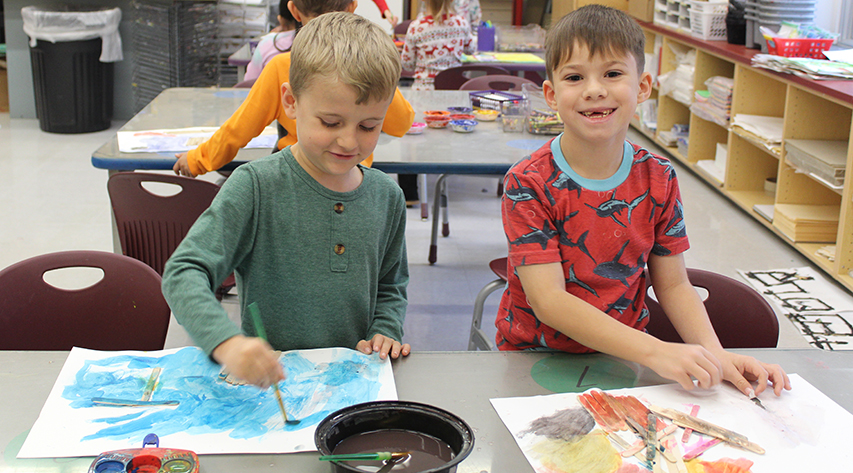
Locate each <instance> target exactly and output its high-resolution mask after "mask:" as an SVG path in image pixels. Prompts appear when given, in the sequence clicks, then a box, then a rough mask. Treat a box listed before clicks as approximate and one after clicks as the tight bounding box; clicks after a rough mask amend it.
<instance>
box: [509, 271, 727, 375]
mask: <svg viewBox="0 0 853 473" xmlns="http://www.w3.org/2000/svg"><path fill="white" fill-rule="evenodd" d="M516 271H517V272H518V277H519V280H520V281H521V284H522V287H523V288H524V293H525V295H526V296H527V299H528V301H529V302H530V306H531V307H532V308H533V311H534V313H535V314H536V317H537V318H538V319H539V320H540V321H541V322H542V323H544V324H546V325H548V326H550V327H552V328H554V329H555V330H558V331H560V332H561V333H563V334H565V335H566V336H568V337H570V338H571V339H573V340H575V341H577V342H578V343H581V344H582V345H584V346H587V347H589V348H592V349H593V350H596V351H600V352H602V353H607V354H610V355H613V356H616V357H619V358H622V359H624V360H628V361H633V362H635V363H639V364H642V365H644V366H648V367H649V368H651V369H652V370H654V371H655V372H656V373H658V374H659V375H661V376H663V377H664V378H667V379H671V380H674V381H676V382H678V383H679V384H681V386H682V387H684V388H685V389H692V388H693V381H692V380H691V377H693V378H695V379H697V380H698V381H699V386H701V387H705V388H708V387H711V386H713V385H715V384H718V383H719V382H720V379H721V369H720V366H719V362H718V361H717V359H716V358H715V357H714V356H713V355H712V354H711V353H710V352H709V351H708V350H706V349H705V348H703V347H701V346H698V345H685V344H681V343H667V342H663V341H660V340H658V339H656V338H654V337H652V336H651V335H649V334H647V333H645V332H642V331H639V330H636V329H634V328H632V327H629V326H627V325H624V324H622V323H621V322H619V321H617V320H615V319H613V318H612V317H610V316H609V315H607V314H605V313H604V312H602V311H600V310H598V309H597V308H595V307H593V306H592V305H590V304H588V303H587V302H585V301H583V300H581V299H579V298H578V297H576V296H574V295H572V294H570V293H568V292H567V291H566V285H565V284H566V283H565V276H564V274H563V269H562V266H561V265H560V263H547V264H537V265H527V266H517V267H516Z"/></svg>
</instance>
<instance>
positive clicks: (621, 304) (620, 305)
mask: <svg viewBox="0 0 853 473" xmlns="http://www.w3.org/2000/svg"><path fill="white" fill-rule="evenodd" d="M633 305H634V301H633V300H632V299H628V298H627V297H625V294H622V295H621V296H620V297H619V299H617V300H616V302H614V303H612V304H610V305H609V306H607V308H606V309H604V313H605V314H606V313H608V312H610V311H611V310H615V311H616V312H619V313H620V314H622V313H624V312H625V309H627V308H628V307H631V306H633Z"/></svg>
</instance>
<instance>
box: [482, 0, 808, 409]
mask: <svg viewBox="0 0 853 473" xmlns="http://www.w3.org/2000/svg"><path fill="white" fill-rule="evenodd" d="M644 42H645V38H644V35H643V31H642V29H641V28H640V27H639V25H638V24H637V23H636V22H635V21H634V20H633V19H631V18H630V17H628V16H627V15H626V14H625V13H624V12H621V11H619V10H615V9H612V8H608V7H604V6H601V5H588V6H585V7H582V8H580V9H578V10H575V11H574V12H572V13H570V14H568V15H566V16H565V17H563V18H562V19H560V20H559V21H558V22H557V23H556V24H555V25H554V26H553V27H552V28H551V29H550V30H549V31H548V34H547V38H546V42H545V48H546V51H545V55H546V63H547V73H548V80H546V81H545V82H544V84H543V92H544V95H545V99H546V101H547V102H548V105H549V106H550V107H551V108H552V109H554V110H556V111H558V112H559V113H560V116H561V117H562V118H563V121H564V131H563V133H562V134H561V135H559V136H558V137H557V138H555V139H554V140H552V141H551V142H549V143H548V144H546V145H544V146H543V147H542V148H540V149H539V150H538V151H536V152H535V153H533V154H532V155H531V156H528V157H527V158H525V159H523V160H521V161H519V162H518V163H517V164H516V165H515V166H513V167H512V168H511V169H510V171H509V172H508V173H507V175H506V177H505V179H504V189H505V193H504V196H503V201H502V206H503V210H502V215H503V222H504V230H505V233H506V236H507V242H508V247H509V262H508V267H507V270H508V271H507V274H508V275H509V281H508V287H507V290H506V291H505V292H504V294H503V297H502V299H501V304H500V309H499V312H498V316H497V320H496V326H497V328H498V333H497V336H496V342H497V345H498V347H499V348H500V349H502V350H525V349H556V350H562V351H568V352H575V353H585V352H592V351H600V352H604V353H608V354H610V355H613V356H617V357H619V358H622V359H625V360H629V361H633V362H636V363H639V364H642V365H645V366H648V367H649V368H651V369H652V370H654V371H655V372H656V373H658V374H659V375H661V376H663V377H664V378H667V379H671V380H674V381H677V382H678V383H680V384H681V385H682V386H683V387H684V388H685V389H692V388H693V387H694V384H693V380H692V378H695V379H696V380H698V384H699V386H700V387H703V388H708V387H711V386H713V385H716V384H718V383H720V382H721V380H726V381H729V382H731V383H732V384H734V385H735V386H736V387H737V388H738V389H739V390H740V391H742V392H743V393H745V394H747V395H749V394H750V391H751V390H752V387H751V384H750V382H749V381H757V386H756V388H755V392H756V393H761V392H762V391H764V390H765V389H766V388H767V384H768V381H769V382H772V384H773V390H774V391H775V392H776V394H777V395H779V394H781V392H782V389H783V388H784V389H791V386H790V382H789V381H788V377H787V375H786V374H785V372H784V371H783V370H782V368H781V367H779V366H778V365H770V364H765V363H761V362H759V361H758V360H756V359H754V358H752V357H749V356H743V355H738V354H734V353H731V352H728V351H726V350H724V349H723V347H722V346H721V345H720V342H719V340H718V339H717V336H716V334H715V333H714V328H713V326H712V325H711V323H710V321H709V319H708V314H707V313H706V312H705V306H704V305H703V303H702V301H701V299H700V298H699V296H698V294H697V292H696V290H695V289H694V288H693V286H692V285H691V284H690V281H689V280H688V279H687V272H686V269H685V265H684V258H683V256H682V253H683V252H684V251H686V250H687V249H688V247H689V245H688V242H687V233H686V231H685V229H684V217H683V208H682V204H681V197H680V193H679V190H678V180H677V179H676V176H675V170H674V169H673V167H672V164H671V163H670V162H669V160H668V159H666V158H663V157H660V156H657V155H654V154H652V153H650V152H649V151H647V150H645V149H643V148H641V147H639V146H637V145H633V144H631V143H629V142H628V141H626V140H625V137H626V134H627V132H628V125H629V122H630V120H631V117H632V115H633V114H634V110H635V109H636V107H637V104H638V103H640V102H643V101H644V100H646V99H647V98H648V97H649V95H650V93H651V88H652V85H651V84H652V82H651V77H650V76H649V74H648V73H645V72H643V61H644V54H643V52H644ZM647 264H648V272H649V275H650V277H651V281H652V284H653V286H654V289H655V294H656V295H657V299H658V301H659V302H660V305H661V306H662V307H663V308H664V310H665V311H666V314H667V316H668V317H669V318H670V320H671V321H672V324H673V326H674V327H675V328H676V330H677V331H678V333H679V335H681V338H682V339H683V340H685V341H686V343H684V344H682V343H667V342H663V341H661V340H658V339H656V338H654V337H652V336H651V335H649V334H648V333H646V332H645V331H644V330H643V329H644V327H645V326H646V324H647V322H648V310H647V309H646V308H645V297H646V291H645V289H646V276H645V272H644V267H645V266H646V265H647ZM748 380H749V381H748Z"/></svg>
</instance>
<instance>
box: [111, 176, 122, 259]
mask: <svg viewBox="0 0 853 473" xmlns="http://www.w3.org/2000/svg"><path fill="white" fill-rule="evenodd" d="M118 172H120V171H116V170H113V169H110V170H108V171H107V180H108V181H109V179H110V177H111V176H112V175H113V174H116V173H118ZM110 222H112V223H111V225H110V228H112V230H113V253H116V254H119V255H120V254H123V253H122V252H121V239H120V238H119V236H118V225H117V224H116V216H115V214H114V213H113V206H112V203H111V204H110Z"/></svg>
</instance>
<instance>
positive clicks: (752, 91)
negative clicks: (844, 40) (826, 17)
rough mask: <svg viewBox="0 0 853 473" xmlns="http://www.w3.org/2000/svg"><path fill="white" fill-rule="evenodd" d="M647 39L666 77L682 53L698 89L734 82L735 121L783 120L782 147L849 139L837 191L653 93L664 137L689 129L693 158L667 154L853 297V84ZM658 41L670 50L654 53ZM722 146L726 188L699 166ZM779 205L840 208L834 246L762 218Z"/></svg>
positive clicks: (690, 41) (676, 39) (675, 38)
mask: <svg viewBox="0 0 853 473" xmlns="http://www.w3.org/2000/svg"><path fill="white" fill-rule="evenodd" d="M640 24H641V26H643V28H644V30H645V33H646V42H647V48H646V51H647V52H649V53H654V54H657V55H660V56H661V57H659V58H658V60H659V62H660V64H661V67H660V73H661V74H664V73H666V72H668V71H670V70H672V69H673V68H674V67H675V66H674V64H673V62H674V59H675V57H674V56H675V55H674V53H673V52H672V51H671V49H672V48H671V47H670V45H675V47H676V48H679V50H681V51H684V50H689V49H693V50H695V51H696V65H695V73H694V79H693V85H694V90H702V89H705V88H707V87H706V86H705V84H704V83H705V81H706V80H707V79H709V78H710V77H713V76H725V77H729V78H732V79H733V80H734V89H733V95H732V111H731V113H732V116H734V115H735V114H738V113H742V114H750V115H763V116H774V117H780V118H782V119H783V123H784V125H783V132H782V138H783V145H784V140H786V139H806V140H843V141H847V142H848V151H847V170H848V171H850V172H848V173H847V179H846V180H845V184H844V187H843V189H836V188H833V187H831V186H830V185H828V184H827V183H825V182H823V181H822V180H820V179H816V178H814V177H812V176H810V175H808V174H805V173H802V172H797V169H796V168H795V167H794V166H792V165H791V164H790V162H788V161H787V160H786V158H785V151H784V146H783V147H782V151H781V152H774V151H772V150H770V149H769V148H767V147H766V146H764V144H763V143H761V142H760V140H758V139H756V137H754V136H751V135H750V134H749V133H748V132H743V131H741V130H739V129H732V128H728V129H727V128H726V127H723V126H720V125H718V124H716V123H714V122H710V121H707V120H704V119H702V118H700V117H699V116H696V115H694V114H692V113H691V112H690V108H689V106H688V105H686V104H683V103H681V102H679V101H677V100H675V99H673V98H672V97H670V96H668V95H664V94H659V93H658V92H657V91H654V93H653V95H652V97H653V98H656V99H657V101H658V102H657V103H658V110H657V117H658V119H657V125H658V130H669V129H671V128H672V126H673V125H674V124H676V123H689V124H690V136H689V147H688V153H687V156H684V155H682V153H680V152H679V150H678V148H676V147H664V149H665V151H666V152H667V153H669V154H670V155H671V156H672V157H673V158H674V159H675V160H677V161H679V162H681V163H682V164H683V165H685V166H687V167H688V168H690V169H691V170H693V171H694V172H695V173H696V174H697V175H698V176H699V177H700V178H701V179H703V180H704V181H706V182H708V183H709V184H711V185H713V186H714V187H715V188H716V189H717V190H718V191H719V192H720V193H721V194H722V195H723V196H725V197H727V198H728V199H730V200H731V201H732V202H733V203H735V204H736V205H737V206H738V207H740V208H741V209H743V210H744V211H745V212H746V213H747V214H749V215H751V216H753V217H754V218H755V219H756V220H757V221H758V222H760V223H761V224H763V225H764V226H765V227H766V228H767V229H769V230H770V231H773V232H774V233H776V234H777V235H779V236H780V237H781V238H782V239H784V240H785V241H786V242H788V243H789V244H790V245H791V246H792V247H793V248H795V249H796V250H797V251H799V252H800V253H802V254H803V255H804V256H806V257H807V258H808V259H809V260H810V261H811V262H813V263H814V264H815V265H816V266H817V267H819V268H821V269H822V270H823V271H825V272H826V273H827V274H829V275H830V276H831V277H833V278H834V279H835V280H836V281H838V282H839V283H840V284H842V285H843V286H844V287H846V288H847V289H848V290H850V291H851V292H853V276H851V275H850V272H851V270H853V83H851V81H847V82H845V81H812V80H809V79H805V78H800V77H796V76H794V75H790V74H779V73H775V72H772V71H768V70H765V69H760V68H754V67H752V66H751V65H750V60H751V58H752V56H753V55H755V54H756V53H758V51H757V50H752V49H746V48H744V47H743V46H737V45H731V44H728V43H726V42H725V41H702V40H700V39H697V38H695V37H692V36H690V35H689V34H684V33H683V32H681V31H677V30H675V29H671V28H667V27H664V26H660V25H657V24H653V23H647V22H642V21H640ZM657 37H661V38H662V39H663V41H662V44H663V47H662V48H661V49H660V50H659V51H655V50H654V47H653V46H649V43H650V44H651V45H653V44H654V41H655V39H656V38H657ZM633 125H634V126H635V128H637V129H638V130H639V131H640V132H642V133H643V134H645V135H646V136H648V137H649V138H651V139H653V140H654V141H655V142H656V143H658V144H659V145H663V144H662V141H661V140H660V139H659V137H658V135H657V133H652V132H650V131H649V130H648V129H644V128H642V127H641V126H640V125H639V123H636V122H635V123H633ZM718 143H724V144H726V145H727V148H728V157H727V160H726V169H725V174H724V179H723V182H722V183H720V182H719V180H718V179H716V178H714V177H713V176H711V175H709V173H707V172H705V171H704V170H703V169H702V168H700V167H699V166H697V165H696V163H697V162H698V161H700V160H708V159H714V156H715V152H716V147H717V144H718ZM768 179H770V180H773V179H775V181H776V188H775V192H774V191H772V190H769V191H768V190H766V183H767V181H768ZM775 204H798V205H835V206H838V207H839V209H840V210H839V212H840V213H839V220H838V232H837V235H836V238H835V241H834V242H794V241H792V240H791V239H790V238H788V237H787V236H786V235H785V234H784V233H783V232H782V231H781V230H780V229H779V228H777V227H776V226H774V224H773V223H772V222H771V221H769V220H768V219H766V218H765V217H763V216H762V215H761V214H759V213H758V212H756V211H755V206H756V205H762V206H772V205H775ZM831 244H835V245H836V251H835V253H836V256H835V260H834V261H830V260H829V259H827V258H825V257H823V256H819V255H818V254H817V250H819V249H820V248H822V247H824V246H826V245H831Z"/></svg>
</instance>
